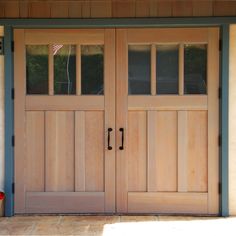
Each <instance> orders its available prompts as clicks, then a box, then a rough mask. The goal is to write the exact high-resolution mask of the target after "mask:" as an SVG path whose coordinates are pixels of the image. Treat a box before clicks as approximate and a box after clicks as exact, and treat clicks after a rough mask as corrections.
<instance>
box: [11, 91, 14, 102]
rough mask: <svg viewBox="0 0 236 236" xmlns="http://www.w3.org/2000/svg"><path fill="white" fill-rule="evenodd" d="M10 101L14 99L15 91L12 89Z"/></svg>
mask: <svg viewBox="0 0 236 236" xmlns="http://www.w3.org/2000/svg"><path fill="white" fill-rule="evenodd" d="M11 99H12V100H14V99H15V89H14V88H12V89H11Z"/></svg>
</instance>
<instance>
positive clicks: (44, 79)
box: [26, 45, 48, 94]
mask: <svg viewBox="0 0 236 236" xmlns="http://www.w3.org/2000/svg"><path fill="white" fill-rule="evenodd" d="M26 93H27V94H48V46H47V45H27V46H26Z"/></svg>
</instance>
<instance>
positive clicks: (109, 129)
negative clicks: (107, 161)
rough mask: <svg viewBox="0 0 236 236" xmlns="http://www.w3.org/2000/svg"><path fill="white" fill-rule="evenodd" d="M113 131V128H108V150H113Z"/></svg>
mask: <svg viewBox="0 0 236 236" xmlns="http://www.w3.org/2000/svg"><path fill="white" fill-rule="evenodd" d="M111 131H112V128H108V138H107V139H108V140H107V149H108V150H112V146H111V145H110V133H111Z"/></svg>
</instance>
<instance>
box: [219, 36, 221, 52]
mask: <svg viewBox="0 0 236 236" xmlns="http://www.w3.org/2000/svg"><path fill="white" fill-rule="evenodd" d="M219 51H220V52H221V51H222V40H221V39H220V40H219Z"/></svg>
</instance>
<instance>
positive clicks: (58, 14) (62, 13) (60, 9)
mask: <svg viewBox="0 0 236 236" xmlns="http://www.w3.org/2000/svg"><path fill="white" fill-rule="evenodd" d="M51 17H52V18H68V17H69V4H68V2H66V1H56V2H52V3H51Z"/></svg>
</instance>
